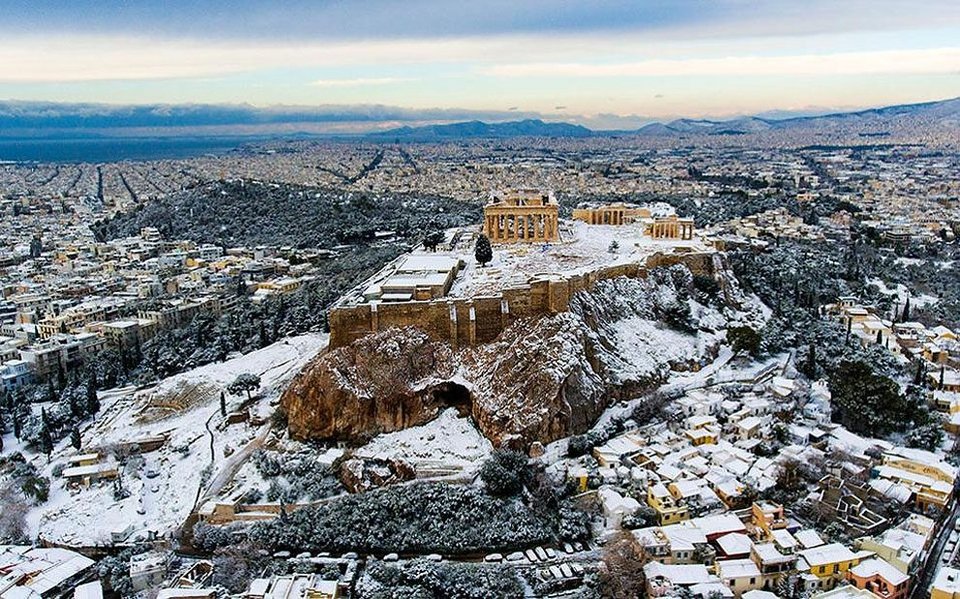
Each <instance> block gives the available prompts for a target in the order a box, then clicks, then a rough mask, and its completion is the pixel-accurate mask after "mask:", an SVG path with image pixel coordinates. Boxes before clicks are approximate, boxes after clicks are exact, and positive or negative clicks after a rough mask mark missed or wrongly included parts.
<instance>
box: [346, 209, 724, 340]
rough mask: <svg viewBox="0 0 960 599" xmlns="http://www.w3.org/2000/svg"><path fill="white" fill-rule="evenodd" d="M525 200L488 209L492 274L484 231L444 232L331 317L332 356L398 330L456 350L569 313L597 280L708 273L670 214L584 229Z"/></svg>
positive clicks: (687, 230)
mask: <svg viewBox="0 0 960 599" xmlns="http://www.w3.org/2000/svg"><path fill="white" fill-rule="evenodd" d="M506 197H508V198H509V197H510V196H506ZM526 197H527V198H535V200H536V202H535V203H536V205H535V206H531V205H527V204H526V202H525V201H523V200H520V201H517V200H514V201H510V200H507V201H504V200H503V199H502V198H501V196H496V198H495V199H494V201H492V202H491V204H490V205H488V207H487V210H486V211H485V222H484V226H483V227H482V230H483V231H484V232H485V233H487V234H488V236H489V234H491V233H493V234H495V236H496V240H499V242H497V241H495V242H494V245H493V249H494V251H493V260H492V261H491V262H490V263H489V264H487V265H484V266H481V265H479V264H477V262H476V260H475V258H474V246H475V245H476V240H477V237H478V235H480V234H481V227H476V226H473V227H464V228H460V229H455V230H452V231H448V232H447V234H446V237H445V239H444V241H443V242H442V243H441V244H439V246H438V249H437V250H436V251H427V250H426V249H424V248H418V249H417V250H415V251H414V252H411V253H409V254H405V255H403V256H401V257H399V258H397V259H396V260H394V261H393V262H391V263H390V264H388V265H386V266H385V267H384V268H383V269H382V270H380V271H379V272H378V273H377V274H376V275H374V276H373V277H371V278H370V279H369V280H367V281H364V282H363V283H361V284H360V285H358V286H357V287H355V288H354V289H353V290H352V291H351V292H349V293H348V294H346V295H345V296H344V297H343V298H342V299H341V300H340V301H339V302H338V303H337V304H336V305H335V306H334V307H333V308H332V309H331V311H330V316H329V322H330V347H331V348H337V347H342V346H344V345H348V344H350V343H352V342H353V341H356V340H357V339H360V338H362V337H364V336H366V335H368V334H370V333H375V332H377V331H382V330H385V329H388V328H390V327H404V326H416V327H418V328H420V329H423V330H424V331H425V332H426V333H427V334H429V335H430V336H431V337H433V338H435V339H438V340H443V341H447V342H449V343H450V344H451V345H452V346H453V348H454V349H456V348H458V347H459V346H461V345H474V344H477V343H486V342H489V341H492V340H493V339H495V338H496V337H497V335H499V334H500V333H501V331H503V330H504V329H505V328H506V327H507V326H509V325H510V324H511V323H512V322H514V321H515V320H516V319H518V318H523V317H530V316H541V315H545V314H556V313H558V312H564V311H566V310H568V309H569V303H570V298H571V297H572V296H573V295H574V294H575V293H577V292H578V291H582V290H585V289H590V288H591V287H592V286H593V285H594V284H595V283H596V282H597V281H600V280H606V279H612V278H615V277H620V276H626V277H631V278H635V277H643V276H645V275H646V272H647V271H648V270H649V269H652V268H655V267H657V266H663V265H669V264H676V263H679V262H682V263H684V264H686V265H687V267H688V268H689V269H690V270H691V271H692V272H695V273H698V274H707V273H708V272H710V270H711V264H710V260H711V258H710V256H711V254H712V253H713V248H712V247H711V246H710V245H709V244H707V243H705V242H703V241H702V240H699V239H696V238H694V237H693V234H692V233H693V225H692V222H689V221H687V220H686V219H677V218H676V216H675V215H674V214H673V213H672V209H670V208H669V207H665V206H655V207H653V209H650V208H637V209H634V212H635V213H636V214H638V215H642V216H638V217H637V218H630V219H623V218H620V219H618V220H617V221H614V222H617V223H618V224H588V222H583V221H582V220H570V221H568V220H559V219H557V220H553V219H554V218H555V217H551V216H550V212H549V211H550V209H551V208H552V210H553V214H554V215H555V214H556V205H555V204H551V203H550V201H549V200H548V199H547V198H548V196H547V195H546V194H543V195H540V194H530V193H529V192H528V195H527V196H526ZM616 210H617V212H618V213H622V211H623V207H622V206H619V207H617V208H616ZM514 212H515V213H516V214H514ZM607 222H610V221H609V220H608V221H607ZM497 223H499V225H498V224H497ZM518 223H523V224H518ZM546 239H556V241H553V242H550V241H546Z"/></svg>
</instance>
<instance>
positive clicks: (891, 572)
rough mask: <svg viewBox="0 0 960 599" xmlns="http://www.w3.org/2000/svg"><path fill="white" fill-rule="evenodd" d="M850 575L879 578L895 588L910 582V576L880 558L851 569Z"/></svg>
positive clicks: (869, 560)
mask: <svg viewBox="0 0 960 599" xmlns="http://www.w3.org/2000/svg"><path fill="white" fill-rule="evenodd" d="M850 573H851V574H853V575H854V576H859V577H860V578H871V577H873V576H879V577H880V578H882V579H884V580H886V581H887V582H888V583H890V584H892V585H893V586H899V585H901V584H903V583H905V582H907V581H908V580H910V577H909V576H907V575H906V574H904V573H903V572H901V571H900V570H897V569H896V568H894V567H893V566H891V565H890V564H889V563H887V562H886V561H884V560H882V559H879V558H873V559H868V560H864V561H862V562H860V563H859V564H857V565H856V566H854V567H853V568H851V569H850Z"/></svg>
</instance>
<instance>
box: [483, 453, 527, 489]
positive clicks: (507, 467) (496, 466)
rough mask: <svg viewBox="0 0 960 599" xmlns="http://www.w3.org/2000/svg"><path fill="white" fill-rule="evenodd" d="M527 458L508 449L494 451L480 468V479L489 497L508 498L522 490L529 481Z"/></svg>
mask: <svg viewBox="0 0 960 599" xmlns="http://www.w3.org/2000/svg"><path fill="white" fill-rule="evenodd" d="M530 475H531V472H530V466H529V463H528V461H527V456H525V455H523V454H522V453H519V452H517V451H511V450H509V449H498V450H496V451H494V452H493V453H492V454H491V455H490V457H489V458H487V461H485V462H484V463H483V466H481V467H480V479H481V480H483V484H484V485H486V487H487V492H489V493H490V494H491V495H497V496H510V495H516V494H517V493H519V492H520V491H521V490H523V487H524V485H526V484H527V483H528V482H529V480H530Z"/></svg>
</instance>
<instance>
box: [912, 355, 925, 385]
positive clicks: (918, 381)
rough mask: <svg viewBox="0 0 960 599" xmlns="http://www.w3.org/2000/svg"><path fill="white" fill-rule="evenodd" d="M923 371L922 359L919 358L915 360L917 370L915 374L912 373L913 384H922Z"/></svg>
mask: <svg viewBox="0 0 960 599" xmlns="http://www.w3.org/2000/svg"><path fill="white" fill-rule="evenodd" d="M923 371H924V368H923V360H919V361H918V362H917V372H916V374H914V375H913V384H914V385H917V386H920V385H923V379H924V376H923V375H924V372H923Z"/></svg>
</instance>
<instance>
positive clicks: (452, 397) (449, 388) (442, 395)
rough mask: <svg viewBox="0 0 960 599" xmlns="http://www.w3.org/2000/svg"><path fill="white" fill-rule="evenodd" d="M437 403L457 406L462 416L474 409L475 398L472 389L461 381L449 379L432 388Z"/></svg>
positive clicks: (467, 414)
mask: <svg viewBox="0 0 960 599" xmlns="http://www.w3.org/2000/svg"><path fill="white" fill-rule="evenodd" d="M430 393H431V395H432V396H433V401H434V402H435V403H436V404H440V405H446V406H450V407H452V408H456V409H457V412H459V414H460V415H461V416H469V415H470V414H471V412H472V411H473V398H472V397H471V395H470V390H469V389H467V388H466V387H464V386H463V385H461V384H459V383H454V382H451V381H447V382H444V383H440V384H439V385H435V386H434V387H433V388H431V389H430Z"/></svg>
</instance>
